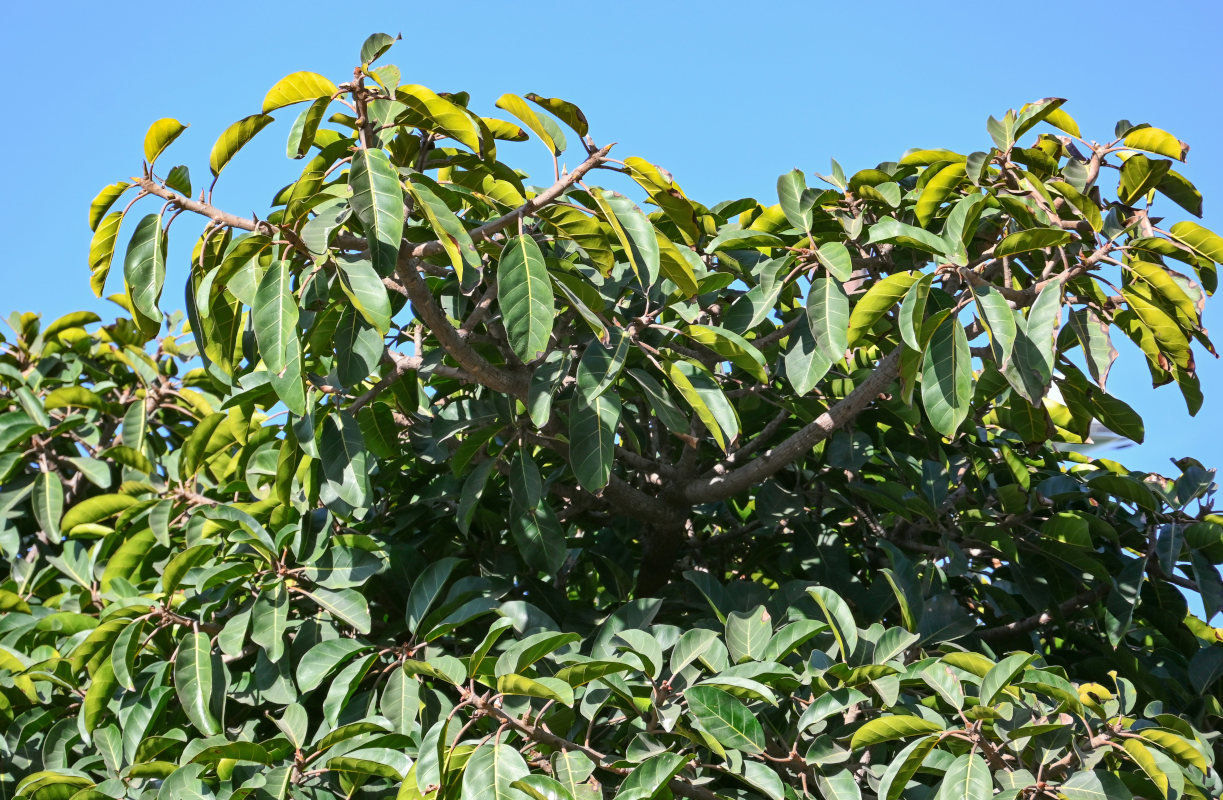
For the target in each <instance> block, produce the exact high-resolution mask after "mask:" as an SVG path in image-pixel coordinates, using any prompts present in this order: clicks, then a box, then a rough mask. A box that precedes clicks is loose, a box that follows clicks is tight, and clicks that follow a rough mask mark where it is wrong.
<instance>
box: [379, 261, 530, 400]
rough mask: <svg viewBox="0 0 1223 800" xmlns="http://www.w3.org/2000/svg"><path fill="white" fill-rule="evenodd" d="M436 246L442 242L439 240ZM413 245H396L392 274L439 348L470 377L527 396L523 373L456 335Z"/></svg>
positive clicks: (514, 393)
mask: <svg viewBox="0 0 1223 800" xmlns="http://www.w3.org/2000/svg"><path fill="white" fill-rule="evenodd" d="M438 247H441V244H440V243H438ZM413 250H414V248H413V247H412V246H411V245H410V244H408V243H407V242H405V243H404V244H403V246H402V247H400V249H399V263H398V264H396V266H395V274H396V275H398V276H399V280H400V282H402V284H403V288H404V293H405V294H407V296H408V299H409V300H411V301H412V309H413V311H415V312H416V316H417V317H418V318H419V319H420V320H421V321H422V322H424V324H425V325H426V326H428V328H429V330H430V332H432V333H433V335H434V336H436V337H437V341H438V343H439V344H441V346H442V349H443V350H445V351H446V352H447V353H448V354H450V356H452V357H453V358H454V360H455V361H458V362H459V364H460V365H461V366H462V367H463V369H464V370H466V371H467V372H468V373H469V374H470V375H471V378H472V379H473V380H474V381H476V382H477V383H480V384H482V385H484V386H487V387H488V388H490V389H492V390H493V391H495V392H502V393H504V394H509V395H513V396H514V397H517V398H520V399H521V398H525V397H526V396H527V381H526V378H525V377H524V376H520V375H515V374H513V373H511V372H507V371H506V370H504V369H501V368H500V367H495V366H493V365H492V364H490V363H489V362H488V360H487V359H486V358H484V356H482V355H480V354H479V353H477V352H476V351H475V350H474V349H473V348H472V347H471V345H469V344H468V343H467V341H466V340H465V339H464V338H463V337H462V336H460V335H459V332H458V331H457V330H455V327H454V326H453V325H451V324H450V320H449V319H447V318H446V312H444V311H442V307H441V306H440V305H438V303H437V298H436V297H434V296H433V292H431V291H429V287H428V286H426V285H425V280H424V278H422V277H421V276H420V273H419V272H418V271H417V267H416V258H415V257H414V256H412V255H411V253H412V251H413Z"/></svg>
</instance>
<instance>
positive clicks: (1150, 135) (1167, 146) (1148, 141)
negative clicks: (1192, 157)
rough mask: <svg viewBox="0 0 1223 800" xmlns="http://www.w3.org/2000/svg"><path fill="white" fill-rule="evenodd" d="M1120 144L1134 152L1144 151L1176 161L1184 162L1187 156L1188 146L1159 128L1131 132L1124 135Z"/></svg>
mask: <svg viewBox="0 0 1223 800" xmlns="http://www.w3.org/2000/svg"><path fill="white" fill-rule="evenodd" d="M1121 143H1122V144H1124V145H1125V146H1126V147H1132V148H1134V149H1135V150H1146V151H1147V152H1148V153H1155V154H1156V155H1161V156H1167V157H1168V158H1175V159H1176V160H1177V161H1184V160H1185V156H1187V155H1189V145H1187V144H1185V143H1184V142H1182V141H1180V140H1179V139H1177V138H1176V137H1175V136H1173V135H1172V134H1170V133H1168V132H1167V131H1164V130H1160V129H1159V128H1150V127H1147V128H1138V129H1136V130H1132V131H1130V132H1129V133H1127V134H1126V135H1125V138H1124V139H1123V140H1122V142H1121Z"/></svg>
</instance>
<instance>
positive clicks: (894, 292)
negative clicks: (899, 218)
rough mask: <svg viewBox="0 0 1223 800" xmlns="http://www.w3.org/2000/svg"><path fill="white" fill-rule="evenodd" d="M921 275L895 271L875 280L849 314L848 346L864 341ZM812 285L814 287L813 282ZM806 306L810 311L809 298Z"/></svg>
mask: <svg viewBox="0 0 1223 800" xmlns="http://www.w3.org/2000/svg"><path fill="white" fill-rule="evenodd" d="M921 277H922V275H921V273H920V272H897V273H893V274H892V275H889V276H887V277H886V278H884V279H883V280H881V281H876V282H875V283H874V284H873V285H872V286H871V288H870V289H868V290H867V292H866V294H865V295H863V296H862V297H861V298H860V299H859V300H858V302H857V303H856V304H855V305H854V310H853V312H852V313H851V314H850V315H849V335H848V346H849V347H855V346H857V345H858V344H861V343H862V342H863V341H865V340H866V337H867V334H868V333H869V332H870V329H871V328H872V327H873V326H874V325H875V323H876V322H878V321H879V320H881V319H883V316H884V315H885V314H887V313H888V312H889V311H891V310H892V307H893V306H895V305H896V303H898V302H899V301H900V299H901V298H902V297H904V296H905V294H906V293H907V292H908V291H909V288H910V287H911V286H912V285H913V284H914V283H916V282H917V281H918V280H919V279H920V278H921ZM812 286H813V288H814V283H813V284H812ZM807 308H808V313H810V308H811V306H810V300H808V306H807Z"/></svg>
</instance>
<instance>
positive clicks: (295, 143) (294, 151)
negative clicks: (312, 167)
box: [285, 97, 331, 158]
mask: <svg viewBox="0 0 1223 800" xmlns="http://www.w3.org/2000/svg"><path fill="white" fill-rule="evenodd" d="M330 104H331V98H330V97H320V98H319V99H318V100H315V101H314V102H313V103H311V104H310V105H309V106H307V107H306V108H305V109H303V110H302V112H301V113H300V114H298V115H297V119H295V120H293V127H292V128H290V129H289V138H288V141H287V142H286V144H285V153H286V155H288V157H289V158H304V157H305V155H306V153H308V152H310V147H311V145H313V144H314V137H315V136H317V135H318V126H319V123H320V122H322V121H323V115H324V114H326V113H327V106H329V105H330Z"/></svg>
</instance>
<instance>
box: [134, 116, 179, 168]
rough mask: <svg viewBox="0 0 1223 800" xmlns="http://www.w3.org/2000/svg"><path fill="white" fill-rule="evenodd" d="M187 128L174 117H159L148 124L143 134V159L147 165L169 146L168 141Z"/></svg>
mask: <svg viewBox="0 0 1223 800" xmlns="http://www.w3.org/2000/svg"><path fill="white" fill-rule="evenodd" d="M185 130H187V126H186V125H184V124H183V123H181V122H179V121H178V120H176V119H170V118H169V117H166V118H165V119H159V120H157V121H156V122H154V123H153V124H152V125H150V126H149V131H148V133H146V134H145V135H144V160H145V161H147V162H149V166H150V167H152V166H153V162H154V161H156V160H157V157H158V156H159V155H161V154H162V152H163V151H164V150H165V149H166V148H167V147H169V146H170V143H171V142H173V141H174V140H175V139H177V138H178V136H179V134H181V133H182V132H183V131H185Z"/></svg>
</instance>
